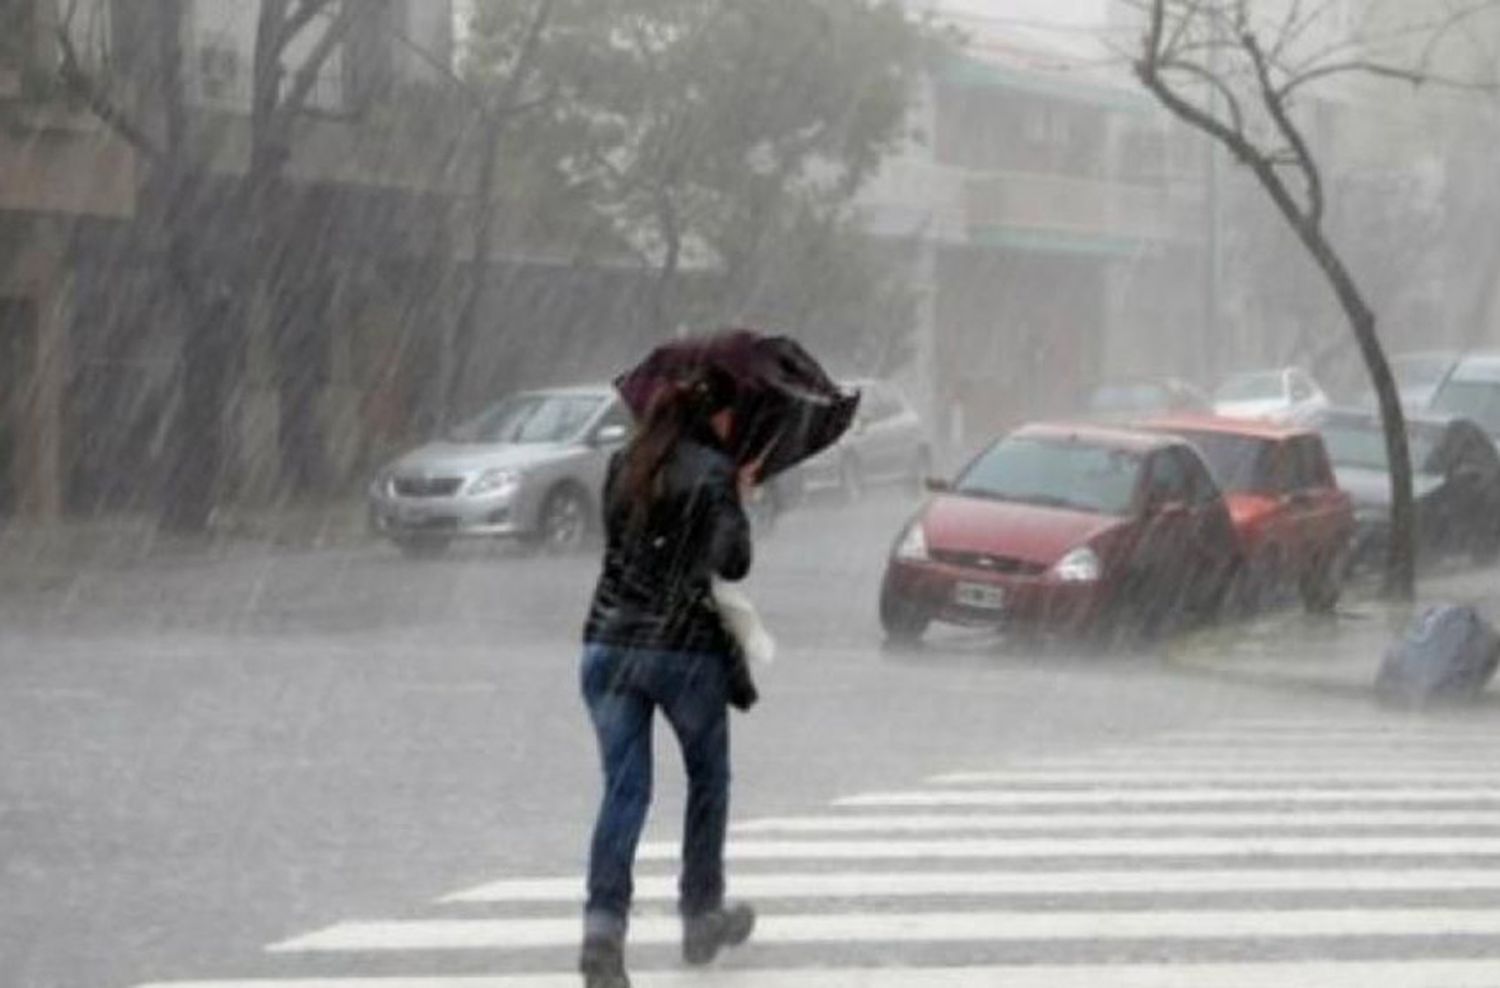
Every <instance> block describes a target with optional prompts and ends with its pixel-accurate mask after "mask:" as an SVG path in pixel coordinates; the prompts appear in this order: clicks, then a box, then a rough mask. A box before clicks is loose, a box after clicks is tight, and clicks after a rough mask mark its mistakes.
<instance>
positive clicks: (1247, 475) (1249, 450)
mask: <svg viewBox="0 0 1500 988" xmlns="http://www.w3.org/2000/svg"><path fill="white" fill-rule="evenodd" d="M1180 434H1181V436H1182V437H1183V438H1184V439H1186V440H1187V441H1188V442H1190V443H1192V444H1193V446H1194V447H1196V448H1197V450H1198V453H1199V454H1200V455H1201V456H1202V457H1203V461H1204V462H1205V463H1207V464H1208V469H1209V472H1210V473H1212V474H1213V477H1214V480H1215V481H1216V482H1217V483H1218V485H1219V489H1220V490H1222V491H1225V492H1226V493H1243V494H1266V493H1271V492H1272V491H1273V490H1274V489H1275V478H1274V476H1273V474H1272V467H1273V459H1272V454H1273V452H1274V451H1275V449H1276V446H1275V444H1274V443H1271V442H1268V441H1266V440H1264V439H1257V438H1255V437H1254V436H1236V435H1233V434H1232V433H1227V432H1193V431H1183V432H1181V433H1180Z"/></svg>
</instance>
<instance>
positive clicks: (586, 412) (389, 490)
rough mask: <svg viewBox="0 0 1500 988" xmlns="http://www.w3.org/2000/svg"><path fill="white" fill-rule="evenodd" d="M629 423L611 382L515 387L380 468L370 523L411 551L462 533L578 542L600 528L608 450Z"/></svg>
mask: <svg viewBox="0 0 1500 988" xmlns="http://www.w3.org/2000/svg"><path fill="white" fill-rule="evenodd" d="M630 430H631V417H630V413H629V412H628V411H627V410H626V409H625V406H624V405H623V404H622V403H621V402H620V400H619V398H618V397H617V396H616V395H615V392H614V389H613V388H610V387H609V386H607V385H597V386H591V387H576V388H553V389H549V390H543V391H528V392H523V393H521V394H516V395H512V396H511V397H509V398H506V399H505V400H504V401H501V402H500V403H498V404H496V405H494V406H493V407H491V408H489V409H487V410H485V411H484V412H483V413H482V414H480V415H478V416H476V417H475V418H473V419H471V420H469V421H468V422H464V423H462V424H461V425H458V426H455V427H454V428H453V429H452V430H450V431H449V433H448V435H446V436H444V437H443V438H441V439H439V440H436V441H434V442H430V443H427V444H426V445H424V446H421V447H419V448H417V449H414V450H412V451H411V452H409V453H407V454H406V455H405V456H402V457H400V458H399V459H397V460H396V461H395V462H393V463H391V464H389V465H388V466H386V467H385V468H384V469H382V470H381V471H379V473H377V474H376V476H375V479H374V481H373V482H372V483H371V484H370V491H369V517H370V527H371V528H372V529H373V530H374V531H375V532H376V533H377V534H379V535H383V536H385V537H386V538H388V539H390V540H391V541H392V542H394V543H395V544H396V545H397V546H398V547H399V548H400V549H401V551H402V552H403V553H405V554H407V555H412V556H430V555H437V554H439V553H441V552H443V551H444V550H445V549H447V548H448V546H449V544H450V543H451V542H452V541H453V540H454V539H461V538H513V539H518V540H520V541H523V542H529V543H533V544H535V545H538V546H540V547H545V548H548V549H551V550H553V551H558V552H565V551H570V550H573V549H576V548H578V547H579V546H580V545H582V544H583V543H584V542H585V541H586V540H587V538H588V537H589V535H590V534H592V533H593V531H594V529H595V521H596V517H597V515H598V505H599V494H600V491H601V489H602V488H603V486H604V475H605V472H606V469H607V467H608V464H609V458H610V455H611V454H612V453H613V452H614V451H615V450H616V449H618V448H619V447H620V446H621V445H623V444H624V442H625V441H626V439H627V438H628V437H629V435H630Z"/></svg>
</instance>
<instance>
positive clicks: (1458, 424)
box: [1422, 419, 1500, 553]
mask: <svg viewBox="0 0 1500 988" xmlns="http://www.w3.org/2000/svg"><path fill="white" fill-rule="evenodd" d="M1432 459H1433V461H1434V462H1433V463H1432V464H1431V468H1432V469H1434V470H1435V471H1437V472H1441V473H1442V474H1443V476H1444V485H1443V490H1444V492H1445V497H1444V503H1443V504H1442V505H1441V510H1442V517H1441V518H1439V519H1431V518H1429V517H1428V516H1427V515H1424V516H1423V527H1424V529H1426V528H1427V527H1429V526H1430V525H1431V524H1432V523H1433V522H1434V521H1437V522H1438V523H1439V528H1440V531H1439V532H1437V533H1433V534H1436V535H1437V536H1439V538H1440V541H1441V542H1442V545H1441V546H1440V548H1442V549H1444V550H1445V551H1462V550H1464V549H1473V548H1474V547H1476V546H1478V547H1479V551H1480V552H1481V553H1485V552H1487V551H1488V550H1489V549H1490V548H1492V547H1493V546H1494V545H1495V543H1496V538H1497V535H1500V455H1497V454H1496V452H1495V447H1494V446H1493V445H1492V444H1491V443H1490V441H1489V438H1488V437H1487V436H1485V434H1484V433H1483V431H1481V430H1480V429H1479V428H1478V427H1477V426H1475V425H1473V424H1472V423H1469V422H1467V421H1465V420H1462V419H1460V420H1456V421H1454V422H1452V423H1451V424H1450V425H1449V426H1448V428H1447V429H1446V430H1445V432H1444V436H1443V441H1442V444H1441V445H1440V447H1439V449H1438V450H1437V451H1436V452H1435V453H1434V454H1433V457H1432ZM1422 534H1423V535H1424V537H1426V536H1427V535H1428V534H1429V533H1428V532H1426V531H1425V530H1424V532H1423V533H1422Z"/></svg>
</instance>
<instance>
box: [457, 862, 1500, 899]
mask: <svg viewBox="0 0 1500 988" xmlns="http://www.w3.org/2000/svg"><path fill="white" fill-rule="evenodd" d="M730 886H731V889H732V890H733V892H734V894H735V895H740V896H745V897H748V898H751V899H756V898H759V899H825V898H826V899H857V898H882V897H887V898H904V897H912V896H933V897H941V896H962V895H1084V896H1091V895H1109V894H1117V895H1119V894H1143V893H1159V894H1170V893H1177V894H1204V893H1214V892H1277V893H1298V892H1303V893H1307V892H1494V891H1500V869H1487V868H1483V867H1475V866H1472V865H1471V866H1467V867H1464V868H1462V869H1421V870H1416V869H1411V868H1401V869H1342V868H1340V869H1330V868H1315V869H1270V868H1257V869H1248V870H1233V869H1197V868H1194V869H1184V868H1173V869H1166V870H1154V871H1153V870H1144V869H1138V870H1131V871H1032V870H1026V871H980V872H976V871H869V872H807V873H795V872H789V873H775V874H739V875H732V876H730ZM635 897H636V900H637V901H639V902H672V901H675V900H676V898H677V879H676V878H675V877H672V876H669V875H646V876H640V877H637V878H636V883H635ZM582 898H583V879H582V878H530V879H526V878H520V879H506V880H502V881H497V882H489V883H487V884H484V885H479V886H476V887H474V888H471V889H466V890H464V891H461V892H455V893H453V894H452V895H448V896H445V897H444V898H443V899H442V900H440V901H442V902H444V903H541V902H571V903H577V902H580V901H581V900H582Z"/></svg>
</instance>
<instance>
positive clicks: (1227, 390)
mask: <svg viewBox="0 0 1500 988" xmlns="http://www.w3.org/2000/svg"><path fill="white" fill-rule="evenodd" d="M1282 390H1283V388H1282V381H1281V374H1280V372H1279V371H1268V372H1266V373H1263V374H1241V375H1239V376H1238V377H1231V378H1230V379H1229V380H1227V381H1225V382H1224V383H1223V384H1221V385H1219V390H1217V391H1215V392H1214V400H1215V401H1274V400H1276V399H1278V398H1280V397H1282Z"/></svg>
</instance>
